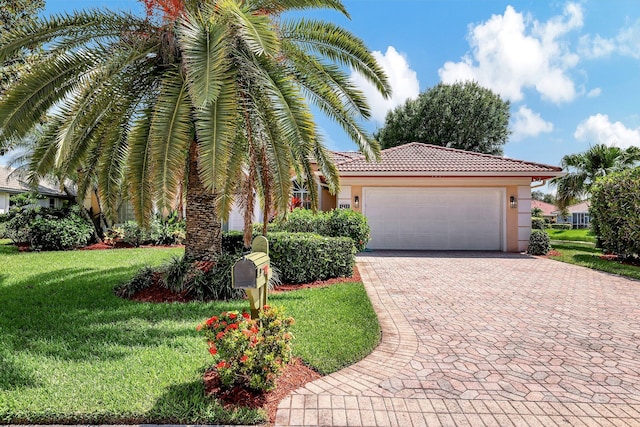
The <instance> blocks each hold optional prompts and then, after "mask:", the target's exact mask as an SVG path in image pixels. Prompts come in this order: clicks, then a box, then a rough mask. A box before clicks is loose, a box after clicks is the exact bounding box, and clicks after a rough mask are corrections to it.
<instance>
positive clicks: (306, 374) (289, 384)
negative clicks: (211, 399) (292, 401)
mask: <svg viewBox="0 0 640 427" xmlns="http://www.w3.org/2000/svg"><path fill="white" fill-rule="evenodd" d="M318 378H320V374H318V373H317V372H316V371H314V370H313V369H311V368H309V367H308V366H306V365H305V364H304V363H302V360H300V359H298V358H293V359H292V360H291V362H289V364H288V365H287V366H286V367H285V368H284V371H283V373H282V375H281V376H280V377H279V378H278V379H277V380H276V388H274V389H273V390H272V391H270V392H266V393H265V392H257V391H254V390H247V389H244V388H241V387H234V388H232V389H223V388H221V384H220V378H219V377H218V373H217V371H216V369H215V368H210V369H209V370H208V371H207V372H205V374H204V386H205V393H206V394H207V396H215V397H216V398H217V399H220V400H221V401H222V403H223V405H224V406H225V408H228V409H230V408H233V407H236V406H243V407H248V408H253V409H259V408H264V409H265V410H266V411H267V414H268V415H269V422H271V423H273V422H274V421H275V419H276V411H277V409H278V404H279V403H280V401H281V400H282V399H284V398H285V397H286V396H287V395H288V394H289V393H291V392H292V391H293V390H296V389H298V388H300V387H302V386H304V385H305V384H306V383H308V382H310V381H314V380H317V379H318Z"/></svg>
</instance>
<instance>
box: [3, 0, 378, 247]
mask: <svg viewBox="0 0 640 427" xmlns="http://www.w3.org/2000/svg"><path fill="white" fill-rule="evenodd" d="M144 2H145V5H146V6H147V10H148V12H153V11H154V10H160V11H161V15H162V16H161V17H160V18H156V19H153V18H150V17H149V16H147V17H138V16H135V15H132V14H129V13H124V12H118V13H116V12H110V11H88V12H75V13H73V14H71V15H61V16H54V17H50V18H41V19H38V20H36V21H35V22H34V23H33V24H30V25H28V26H24V27H22V28H19V29H16V30H14V31H11V32H9V33H7V34H3V35H2V36H1V37H0V60H5V59H6V58H10V57H11V56H12V55H14V54H16V53H17V52H19V51H20V50H21V49H22V48H23V47H24V46H27V45H29V46H32V45H33V44H37V45H40V46H42V49H43V53H42V54H41V56H40V57H38V59H37V60H38V63H37V64H35V66H33V67H32V69H31V71H30V73H29V74H28V75H26V76H24V77H23V78H22V79H21V80H20V81H18V82H16V83H15V84H13V85H12V86H11V87H10V88H9V90H8V91H7V93H6V94H5V96H4V97H3V99H2V100H1V101H0V147H1V146H2V141H6V140H9V139H11V138H22V137H24V136H25V135H27V134H29V133H30V132H32V131H33V129H34V128H35V127H36V126H37V124H38V123H40V119H41V117H43V116H44V115H47V116H48V120H47V122H46V127H45V129H44V131H43V132H42V134H41V136H40V137H39V138H38V140H37V142H36V145H35V149H34V152H33V155H32V156H31V160H30V170H31V171H32V174H33V178H34V179H36V178H37V177H38V176H40V175H43V174H45V173H47V172H49V171H51V170H56V171H57V173H58V174H59V175H60V178H64V177H66V176H70V175H72V174H73V173H77V176H78V180H79V181H78V187H79V188H78V190H79V191H78V194H79V197H82V196H83V195H84V194H86V192H87V191H89V189H90V186H91V184H92V183H93V182H97V184H98V191H99V194H100V198H101V201H102V204H103V207H104V209H105V211H106V213H107V215H108V216H110V217H112V218H113V217H115V213H116V207H117V204H118V199H119V198H120V197H121V196H122V194H123V193H124V194H126V196H127V197H128V198H129V200H131V202H132V203H133V207H134V211H135V213H136V216H137V218H138V220H139V222H141V223H143V224H144V223H146V222H147V221H148V219H149V217H150V215H151V213H152V211H153V207H154V205H155V206H156V207H157V208H159V209H160V210H167V209H170V208H171V207H172V205H173V203H174V201H175V200H176V198H177V196H178V192H179V190H180V186H181V182H182V179H181V177H182V176H186V177H187V190H186V212H187V217H186V220H187V238H186V242H185V244H186V250H185V253H186V255H187V256H190V257H192V258H196V259H211V258H214V257H215V256H216V255H217V254H218V253H219V252H220V250H221V236H220V218H221V217H225V216H226V215H228V212H229V210H230V207H231V204H232V202H233V200H234V197H235V196H234V195H235V194H237V192H238V183H240V182H241V181H242V180H241V177H242V176H243V175H244V176H249V177H251V178H252V179H255V183H254V184H253V185H254V187H255V188H256V189H257V190H258V191H262V192H263V193H266V199H267V200H271V198H272V200H273V204H274V205H275V207H276V208H277V209H278V210H280V211H286V204H287V202H288V199H289V195H290V192H291V173H292V171H293V172H295V174H296V175H297V176H298V178H299V179H300V180H303V181H304V180H306V181H312V180H313V170H312V168H311V159H315V161H316V162H317V165H318V167H319V169H320V171H321V172H322V173H323V175H324V176H325V177H326V179H327V183H328V185H329V188H330V189H331V190H333V191H336V190H337V189H338V185H339V183H338V176H337V172H336V169H335V167H334V166H333V164H332V163H331V161H330V159H329V157H328V156H327V152H326V150H325V148H324V146H323V143H322V140H321V138H320V135H318V132H317V129H316V125H315V122H314V120H313V116H312V114H311V112H310V109H309V104H308V101H310V102H311V103H313V104H315V105H316V106H317V107H318V108H319V109H320V110H321V111H322V112H324V113H325V114H327V115H328V116H329V117H330V118H331V119H333V120H335V121H336V122H337V123H339V124H340V125H341V126H342V127H343V129H344V130H345V131H346V133H347V134H348V135H349V136H350V137H351V139H353V140H354V141H355V142H356V143H357V144H358V146H359V147H360V149H361V151H362V152H363V153H364V154H365V156H366V157H367V158H375V157H377V156H378V154H379V146H378V144H377V143H376V142H375V141H373V140H372V139H371V137H370V136H369V135H368V134H367V133H366V132H365V131H364V130H363V128H362V127H361V125H360V124H359V122H358V120H359V118H368V117H369V109H368V107H367V105H366V102H365V99H364V95H363V94H362V93H361V91H359V90H358V89H357V88H356V87H355V86H354V85H353V84H352V83H351V81H350V79H349V74H348V73H347V71H345V70H344V67H345V66H346V67H349V68H351V69H354V70H357V71H358V72H360V73H361V74H363V75H364V76H365V77H367V79H368V80H369V81H371V82H372V83H374V85H375V86H376V87H377V88H378V90H379V91H380V92H381V93H382V94H384V95H388V94H389V93H390V89H389V85H388V83H387V81H386V77H385V76H384V73H383V72H382V69H381V68H380V67H379V65H378V64H377V63H376V61H375V59H374V58H373V56H372V55H371V54H370V52H369V51H368V50H367V49H366V47H365V46H364V44H363V42H362V41H361V40H360V39H358V38H357V37H355V36H354V35H352V34H351V33H349V32H348V31H346V30H344V29H342V28H340V27H337V26H335V25H334V24H331V23H328V22H324V21H318V20H311V19H285V17H284V16H283V14H284V13H285V12H288V11H304V10H309V9H317V8H329V9H333V10H336V11H339V12H341V13H343V14H345V15H347V16H348V14H347V12H346V10H345V8H344V7H343V5H342V4H341V2H340V1H338V0H155V1H154V0H145V1H144ZM148 15H150V14H148ZM251 171H253V173H252V172H251ZM254 187H252V188H251V189H253V188H254ZM309 190H310V191H311V197H312V199H313V200H314V202H315V201H316V200H317V194H316V188H315V186H314V185H310V186H309ZM266 209H269V206H266Z"/></svg>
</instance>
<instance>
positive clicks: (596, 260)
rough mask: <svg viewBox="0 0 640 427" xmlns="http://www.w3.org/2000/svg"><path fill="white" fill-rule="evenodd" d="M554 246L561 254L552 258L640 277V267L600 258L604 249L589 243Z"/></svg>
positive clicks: (635, 277) (608, 271)
mask: <svg viewBox="0 0 640 427" xmlns="http://www.w3.org/2000/svg"><path fill="white" fill-rule="evenodd" d="M552 247H553V249H555V250H556V251H558V252H560V255H559V256H551V257H549V258H551V259H555V260H558V261H562V262H567V263H570V264H576V265H581V266H583V267H589V268H593V269H594V270H600V271H606V272H607V273H615V274H620V275H622V276H627V277H631V278H634V279H640V267H636V266H632V265H626V264H621V263H619V262H616V261H607V260H603V259H601V258H600V255H602V251H600V249H596V248H594V247H593V245H591V244H589V243H584V244H580V243H556V244H553V245H552Z"/></svg>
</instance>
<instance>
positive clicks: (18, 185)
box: [0, 166, 74, 214]
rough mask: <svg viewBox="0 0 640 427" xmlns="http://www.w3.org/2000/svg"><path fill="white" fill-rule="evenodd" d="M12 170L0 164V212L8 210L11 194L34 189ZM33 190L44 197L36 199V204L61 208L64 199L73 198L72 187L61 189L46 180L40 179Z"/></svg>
mask: <svg viewBox="0 0 640 427" xmlns="http://www.w3.org/2000/svg"><path fill="white" fill-rule="evenodd" d="M14 171H15V170H14V169H13V168H9V167H6V166H0V214H3V213H7V212H8V211H9V206H10V202H9V198H10V197H11V196H13V195H15V194H21V193H27V192H29V191H33V190H34V189H32V188H31V187H29V185H28V183H27V182H26V180H25V179H23V178H22V177H20V176H19V174H17V173H14ZM35 190H36V191H37V193H38V194H40V195H42V196H44V199H41V200H38V204H39V205H41V206H45V207H51V208H61V207H62V206H63V203H64V202H65V201H66V200H72V199H73V198H74V195H73V189H71V188H67V191H63V190H61V189H60V187H59V186H57V185H56V184H55V183H53V182H50V181H47V180H41V181H40V183H39V185H38V187H37V188H35Z"/></svg>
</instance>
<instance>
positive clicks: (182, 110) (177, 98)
mask: <svg viewBox="0 0 640 427" xmlns="http://www.w3.org/2000/svg"><path fill="white" fill-rule="evenodd" d="M193 137H194V130H193V124H192V121H191V101H190V99H189V96H188V94H187V84H186V82H185V81H184V80H183V79H182V76H181V75H180V74H179V73H174V72H170V73H167V74H166V75H165V78H164V79H163V81H162V87H161V90H160V95H159V96H158V99H157V100H156V103H155V105H154V115H153V120H152V122H151V130H150V139H151V145H152V147H153V149H152V151H151V159H152V162H153V164H154V178H153V182H154V187H155V189H156V191H157V192H158V196H159V197H158V208H159V209H160V210H162V209H164V208H168V207H170V205H171V203H172V202H173V200H175V198H176V195H177V191H178V188H179V186H180V179H179V177H180V174H179V173H178V171H179V170H181V169H183V168H184V167H185V162H186V159H187V151H188V148H189V143H190V142H191V141H192V140H193Z"/></svg>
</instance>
